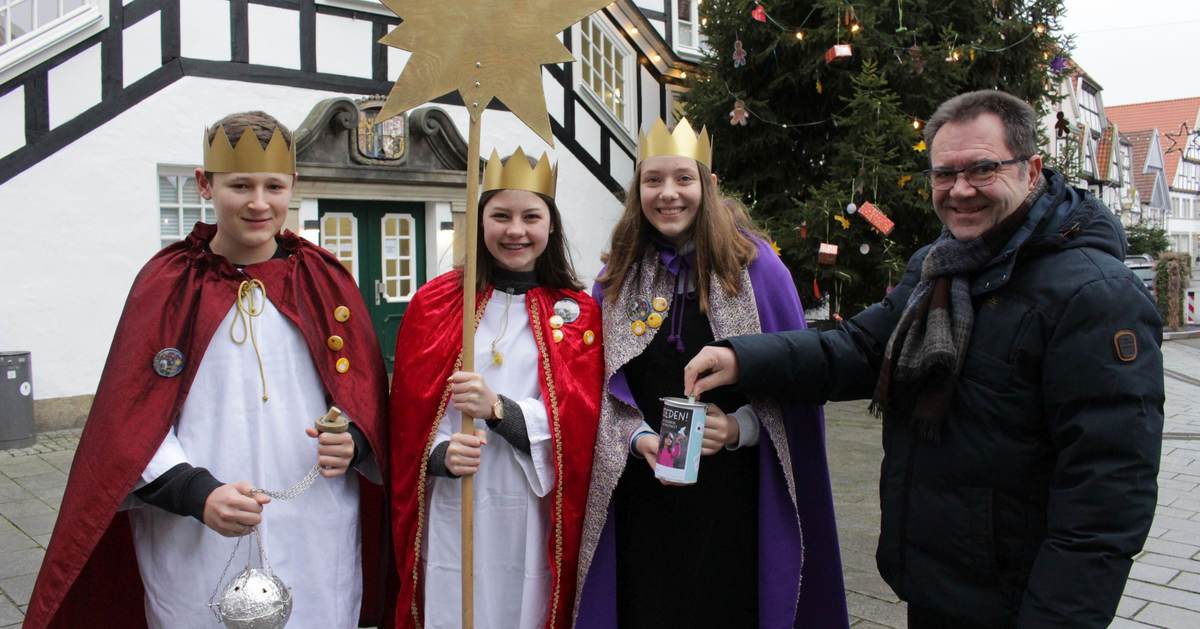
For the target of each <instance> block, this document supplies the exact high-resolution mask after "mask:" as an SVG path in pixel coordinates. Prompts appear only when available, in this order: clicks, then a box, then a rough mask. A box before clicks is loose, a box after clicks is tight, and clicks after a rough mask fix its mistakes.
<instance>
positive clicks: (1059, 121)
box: [1054, 111, 1071, 138]
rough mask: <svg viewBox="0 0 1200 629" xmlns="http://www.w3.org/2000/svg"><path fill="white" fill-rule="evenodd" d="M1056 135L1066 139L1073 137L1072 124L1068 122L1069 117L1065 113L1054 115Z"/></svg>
mask: <svg viewBox="0 0 1200 629" xmlns="http://www.w3.org/2000/svg"><path fill="white" fill-rule="evenodd" d="M1054 117H1055V122H1054V135H1055V136H1057V137H1060V138H1065V137H1067V136H1068V135H1071V123H1069V122H1067V117H1066V115H1065V114H1063V112H1061V111H1060V112H1058V113H1057V114H1054Z"/></svg>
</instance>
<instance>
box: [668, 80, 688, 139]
mask: <svg viewBox="0 0 1200 629" xmlns="http://www.w3.org/2000/svg"><path fill="white" fill-rule="evenodd" d="M666 92H667V118H670V120H667V121H665V122H666V123H667V126H669V127H671V128H672V129H673V128H675V125H677V124H679V118H678V117H677V116H676V115H675V107H676V106H677V105H678V104H679V103H681V102H683V95H684V94H686V93H687V92H688V91H687V90H686V89H683V88H681V87H677V86H674V85H668V86H667V89H666Z"/></svg>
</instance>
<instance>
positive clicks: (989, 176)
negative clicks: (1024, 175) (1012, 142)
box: [921, 157, 1029, 190]
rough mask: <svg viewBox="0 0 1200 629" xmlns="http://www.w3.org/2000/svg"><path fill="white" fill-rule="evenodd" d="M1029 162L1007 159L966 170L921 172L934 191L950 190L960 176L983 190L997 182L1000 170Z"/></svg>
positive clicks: (990, 161)
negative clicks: (962, 175) (1011, 165)
mask: <svg viewBox="0 0 1200 629" xmlns="http://www.w3.org/2000/svg"><path fill="white" fill-rule="evenodd" d="M1027 160H1029V158H1028V157H1018V158H1015V159H1006V160H1004V161H1001V162H998V161H995V160H987V161H985V162H978V163H975V164H972V165H970V166H967V167H966V168H959V169H957V170H956V169H952V168H929V169H926V170H923V171H921V172H922V173H924V174H925V176H926V177H928V178H929V185H931V186H933V189H934V190H949V189H951V188H953V187H954V184H955V183H957V182H958V174H959V173H962V174H964V175H966V178H967V183H968V184H970V185H971V186H973V187H976V188H982V187H984V186H987V185H990V184H991V183H992V182H993V181H995V180H996V174H997V173H999V172H1000V169H1001V168H1002V167H1004V166H1008V165H1010V164H1020V163H1022V162H1025V161H1027Z"/></svg>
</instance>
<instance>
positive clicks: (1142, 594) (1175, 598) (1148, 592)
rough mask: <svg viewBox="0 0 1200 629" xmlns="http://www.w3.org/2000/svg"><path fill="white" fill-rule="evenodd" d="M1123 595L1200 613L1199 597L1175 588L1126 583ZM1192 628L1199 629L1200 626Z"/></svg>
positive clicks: (1139, 582) (1135, 618)
mask: <svg viewBox="0 0 1200 629" xmlns="http://www.w3.org/2000/svg"><path fill="white" fill-rule="evenodd" d="M1125 594H1126V595H1128V596H1131V597H1133V598H1140V599H1145V600H1147V601H1153V602H1156V603H1162V604H1164V605H1170V606H1172V607H1183V608H1185V609H1189V610H1191V611H1195V612H1200V596H1196V595H1195V594H1192V593H1191V592H1186V591H1184V590H1176V589H1175V588H1170V587H1165V586H1162V585H1155V584H1153V583H1144V582H1142V581H1128V582H1126V583H1125ZM1134 620H1140V618H1138V617H1136V616H1135V617H1134ZM1193 626H1197V627H1200V624H1197V625H1193Z"/></svg>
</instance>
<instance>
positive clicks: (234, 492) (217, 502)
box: [204, 481, 271, 537]
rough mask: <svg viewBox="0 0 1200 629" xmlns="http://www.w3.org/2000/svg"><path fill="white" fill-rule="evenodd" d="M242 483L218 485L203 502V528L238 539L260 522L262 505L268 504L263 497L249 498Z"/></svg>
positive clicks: (248, 491)
mask: <svg viewBox="0 0 1200 629" xmlns="http://www.w3.org/2000/svg"><path fill="white" fill-rule="evenodd" d="M253 489H254V488H253V487H252V486H251V485H250V483H248V482H246V481H238V482H236V483H228V484H225V485H221V486H220V487H218V488H216V489H214V490H213V492H212V493H211V494H209V495H208V499H207V500H205V501H204V525H205V526H207V527H208V528H210V529H212V530H214V531H216V532H218V533H220V534H221V535H224V536H225V537H241V536H242V535H245V534H247V533H249V532H250V531H253V530H254V527H256V526H258V524H259V523H260V522H262V510H263V505H265V504H267V503H268V502H271V497H270V496H267V495H265V494H253V495H251V494H250V492H251V491H253Z"/></svg>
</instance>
